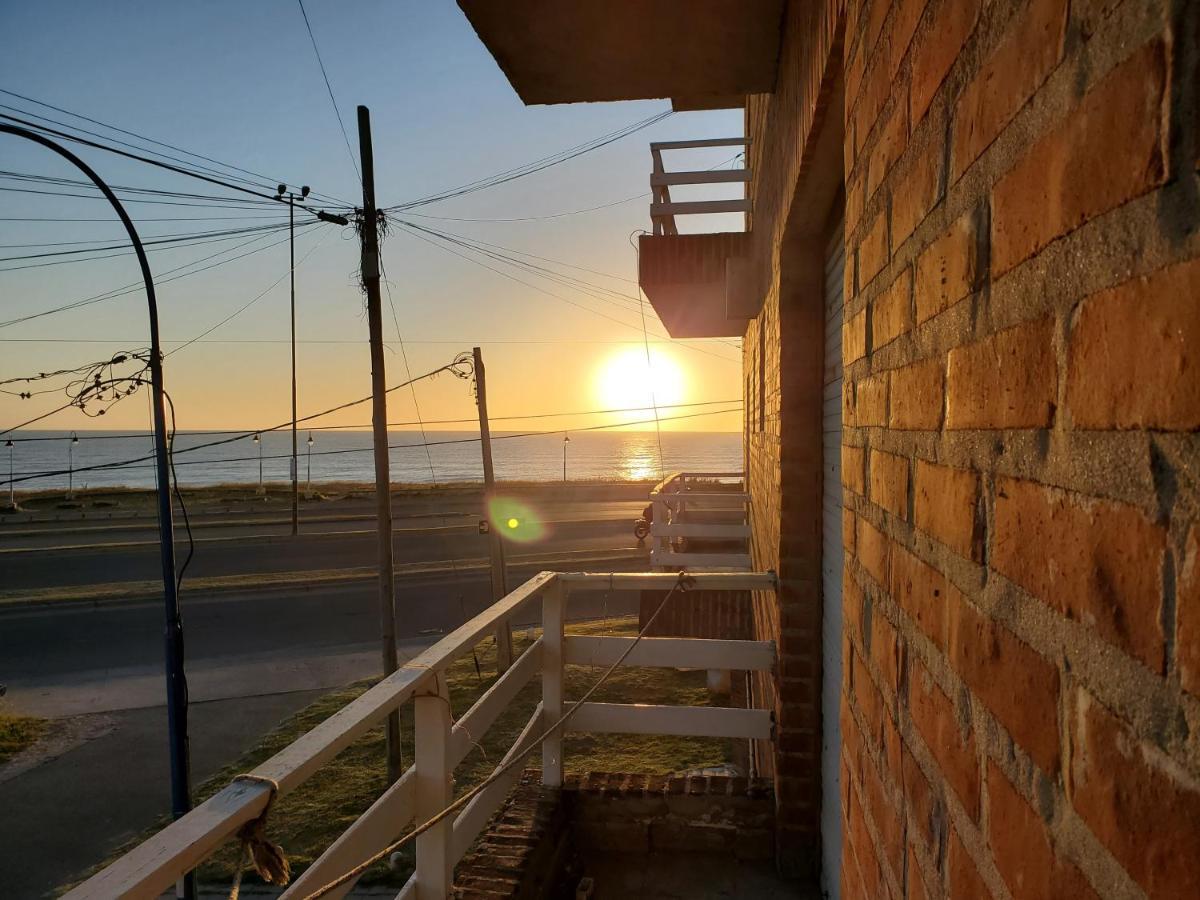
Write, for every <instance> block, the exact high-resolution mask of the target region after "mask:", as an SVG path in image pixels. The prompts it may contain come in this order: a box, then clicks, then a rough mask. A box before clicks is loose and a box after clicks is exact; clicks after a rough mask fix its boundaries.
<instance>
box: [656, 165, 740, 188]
mask: <svg viewBox="0 0 1200 900" xmlns="http://www.w3.org/2000/svg"><path fill="white" fill-rule="evenodd" d="M748 181H750V170H749V169H705V170H703V171H699V172H658V173H655V174H653V175H651V176H650V186H651V187H663V186H666V185H672V184H730V183H737V182H748Z"/></svg>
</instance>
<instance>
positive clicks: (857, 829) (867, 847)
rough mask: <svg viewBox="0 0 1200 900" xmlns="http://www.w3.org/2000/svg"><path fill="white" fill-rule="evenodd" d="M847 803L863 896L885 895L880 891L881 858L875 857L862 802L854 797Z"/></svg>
mask: <svg viewBox="0 0 1200 900" xmlns="http://www.w3.org/2000/svg"><path fill="white" fill-rule="evenodd" d="M846 805H847V806H848V807H849V808H850V824H849V831H850V836H851V837H850V840H851V843H852V846H853V850H854V856H855V857H856V859H857V861H858V873H859V875H860V876H861V878H862V887H863V896H864V897H870V898H872V900H875V898H879V897H882V896H883V894H881V893H880V889H881V887H882V884H881V882H882V881H883V876H882V874H881V873H880V871H879V860H878V859H876V858H875V844H874V843H873V842H872V840H871V835H870V834H869V833H868V832H867V823H866V820H865V819H864V818H863V810H862V803H860V802H858V798H857V797H852V798H851V802H848V803H847V804H846Z"/></svg>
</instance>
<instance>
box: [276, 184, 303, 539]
mask: <svg viewBox="0 0 1200 900" xmlns="http://www.w3.org/2000/svg"><path fill="white" fill-rule="evenodd" d="M308 190H309V188H308V185H304V186H302V187H301V188H300V196H299V198H297V197H296V195H295V194H294V193H292V192H291V191H289V190H288V189H287V185H286V184H281V185H279V191H278V193H277V195H276V197H275V199H276V200H282V199H283V198H284V197H285V196H286V197H287V203H288V232H289V234H290V235H291V240H290V242H289V243H290V246H291V254H292V261H291V276H292V534H293V535H296V534H299V533H300V478H299V475H300V473H299V466H298V464H297V456H296V200H297V199H300V200H303V199H305V198H306V197H308Z"/></svg>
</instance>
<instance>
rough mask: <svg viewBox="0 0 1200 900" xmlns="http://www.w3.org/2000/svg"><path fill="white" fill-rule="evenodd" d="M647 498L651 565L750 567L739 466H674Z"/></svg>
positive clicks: (659, 567)
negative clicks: (686, 469) (701, 469)
mask: <svg viewBox="0 0 1200 900" xmlns="http://www.w3.org/2000/svg"><path fill="white" fill-rule="evenodd" d="M650 502H651V503H652V504H653V505H654V521H653V522H652V523H651V525H650V538H651V541H652V542H653V543H652V546H651V550H650V564H651V565H652V566H653V567H654V568H655V569H656V570H658V571H663V572H679V571H681V570H686V569H689V568H703V569H705V570H707V571H712V570H719V571H748V570H749V569H750V554H749V552H748V547H747V543H748V542H749V540H750V520H749V516H748V515H747V508H748V504H749V502H750V495H749V494H747V493H745V476H744V475H743V474H742V473H741V472H677V473H675V474H673V475H671V476H670V477H668V478H665V479H664V480H663V481H662V482H660V483H659V484H658V485H657V486H656V487H655V488H654V490H653V491H652V492H651V493H650Z"/></svg>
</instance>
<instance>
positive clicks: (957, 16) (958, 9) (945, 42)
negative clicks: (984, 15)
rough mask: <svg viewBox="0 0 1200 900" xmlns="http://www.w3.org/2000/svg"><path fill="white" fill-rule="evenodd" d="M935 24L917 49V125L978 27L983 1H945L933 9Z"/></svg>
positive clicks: (914, 106)
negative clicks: (964, 45) (976, 26)
mask: <svg viewBox="0 0 1200 900" xmlns="http://www.w3.org/2000/svg"><path fill="white" fill-rule="evenodd" d="M933 16H934V20H935V27H931V28H927V29H926V30H925V33H924V36H923V37H922V39H921V40H920V41H919V42H918V43H917V46H916V47H915V48H914V50H913V62H912V113H911V115H910V116H909V118H910V120H911V121H912V123H913V127H914V128H915V127H916V125H917V123H918V122H920V121H921V119H923V118H924V117H925V113H926V111H928V109H929V105H930V103H932V102H933V97H934V95H935V94H936V93H937V89H938V88H939V87H941V86H942V82H943V81H944V80H945V79H946V74H947V73H948V72H949V71H950V67H951V66H953V65H954V61H955V60H956V59H957V58H958V54H959V53H960V52H961V50H962V48H963V44H965V43H966V42H967V38H969V37H970V36H971V32H972V31H974V30H975V22H976V20H977V19H978V18H979V0H943V2H942V3H941V4H940V5H939V6H937V7H936V8H935V9H934V11H933Z"/></svg>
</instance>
